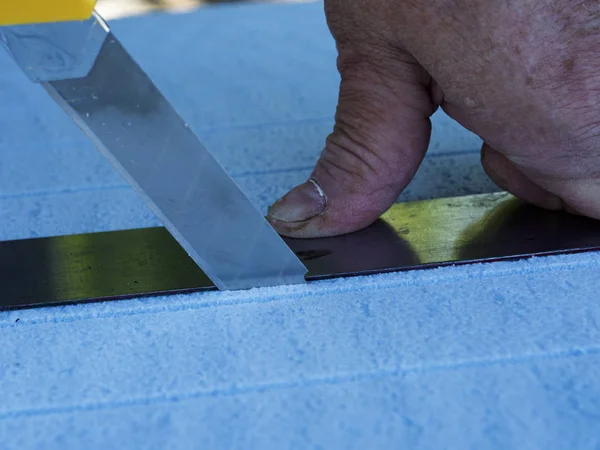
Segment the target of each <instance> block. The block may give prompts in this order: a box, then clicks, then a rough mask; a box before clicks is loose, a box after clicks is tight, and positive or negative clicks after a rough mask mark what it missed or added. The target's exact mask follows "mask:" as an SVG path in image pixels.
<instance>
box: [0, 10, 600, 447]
mask: <svg viewBox="0 0 600 450" xmlns="http://www.w3.org/2000/svg"><path fill="white" fill-rule="evenodd" d="M113 28H114V30H115V32H116V34H117V35H118V36H119V37H120V38H121V39H122V41H123V42H124V44H125V45H126V46H127V47H128V48H129V49H130V50H131V52H132V53H133V55H134V56H135V57H136V58H137V59H138V60H139V61H140V63H141V64H142V65H143V66H144V67H145V68H146V69H147V70H148V72H149V73H150V74H151V76H152V77H153V78H154V79H155V80H156V82H157V84H158V85H159V87H160V88H161V89H163V91H164V92H165V93H166V94H167V96H168V97H169V98H170V99H172V101H173V103H174V104H175V106H176V107H177V108H178V109H179V110H180V111H181V113H182V114H183V116H184V117H185V118H186V120H188V121H189V123H190V126H192V128H194V130H195V131H196V132H197V133H198V134H199V135H200V136H201V137H202V139H203V140H204V141H205V142H206V143H207V144H208V146H209V147H210V148H211V149H212V150H213V151H214V153H215V155H216V156H217V158H218V159H219V160H220V161H221V162H222V163H223V164H224V165H225V166H226V167H227V169H228V170H230V171H231V173H232V174H233V175H234V176H235V179H236V180H237V181H238V182H239V183H240V185H241V187H242V188H243V189H244V190H245V192H247V193H248V195H249V196H250V197H251V199H252V201H254V202H255V203H256V205H257V206H258V207H259V208H261V210H263V211H265V210H266V208H267V206H268V205H269V204H270V203H271V202H272V201H274V200H276V199H277V198H278V196H279V195H281V194H283V193H284V192H285V191H286V190H287V189H289V188H290V187H292V186H293V185H295V184H296V183H298V182H300V181H303V179H304V178H305V177H306V176H307V175H308V173H309V172H310V169H311V166H312V164H313V163H314V162H315V161H316V159H317V157H318V154H319V152H320V149H321V146H322V143H323V141H324V138H325V136H326V134H327V133H329V131H330V129H331V127H332V116H333V112H334V109H335V103H336V95H337V91H336V89H337V83H338V75H337V73H336V71H335V48H334V45H333V42H332V40H331V38H330V36H329V33H328V31H327V28H326V25H325V21H324V16H323V13H322V5H320V4H305V5H287V6H283V5H271V6H243V7H221V8H210V9H203V10H201V11H200V12H197V13H194V14H186V15H174V16H171V15H160V14H159V15H153V16H149V17H144V18H137V19H131V20H125V21H120V22H115V23H114V24H113ZM479 146H480V141H479V139H477V138H476V137H474V136H473V135H471V134H470V133H468V132H466V131H464V130H462V129H460V128H459V127H457V126H456V124H455V123H454V122H452V121H451V120H449V119H448V118H447V117H445V116H444V115H443V114H440V113H438V114H436V116H435V119H434V137H433V140H432V144H431V148H430V152H429V155H428V157H427V159H426V161H425V163H424V165H423V167H422V168H421V170H420V171H419V174H418V175H417V178H416V179H415V181H414V182H413V183H412V184H411V185H410V187H409V188H408V190H407V191H406V192H405V193H404V194H403V196H402V198H403V199H404V200H406V199H421V198H431V197H439V196H451V195H462V194H470V193H480V192H490V191H494V190H496V188H495V187H494V186H493V185H492V184H491V182H490V181H489V180H488V179H487V178H486V177H485V175H484V173H483V171H482V169H481V168H480V166H479ZM0 212H1V214H2V222H1V224H0V238H1V239H16V238H25V237H31V236H47V235H57V234H64V233H79V232H90V231H100V230H109V229H122V228H132V227H142V226H148V225H154V224H157V221H156V219H155V218H154V217H153V216H152V214H151V213H149V212H148V210H147V209H146V208H145V207H144V206H143V205H142V204H141V203H140V201H138V200H137V198H136V197H135V196H134V195H133V194H132V192H131V191H130V190H129V189H128V188H127V187H126V186H125V185H124V183H123V182H122V180H121V179H120V178H119V177H118V176H117V175H115V174H114V173H113V171H112V169H111V168H110V167H109V166H108V164H107V163H106V162H105V161H104V160H102V159H101V157H100V156H99V155H98V153H97V152H96V150H95V149H94V148H93V147H92V146H91V145H90V144H89V143H88V142H87V141H86V140H85V139H84V138H83V137H82V135H81V133H80V132H79V130H78V129H77V128H76V127H75V126H74V125H73V124H72V123H71V122H70V121H69V119H67V118H66V117H64V115H63V114H62V112H60V111H59V110H58V108H57V107H56V106H54V104H53V103H52V102H51V101H50V100H49V99H48V98H47V97H46V95H45V94H44V93H43V92H42V91H41V90H40V89H39V88H38V87H36V86H33V85H31V84H29V82H28V81H27V80H26V79H25V78H24V76H23V75H22V74H21V73H20V72H19V71H18V70H16V69H15V68H14V67H13V65H12V63H11V62H10V61H9V60H8V58H7V57H6V56H5V55H4V53H2V52H0ZM599 270H600V258H599V257H598V255H596V254H583V255H573V256H563V257H552V258H536V259H533V260H529V261H523V262H516V263H496V264H489V265H476V266H471V267H461V268H444V269H437V270H429V271H419V272H412V273H402V274H392V275H383V276H374V277H365V278H359V279H352V280H338V281H328V282H320V283H314V284H311V285H309V286H300V287H298V286H295V287H291V288H269V289H260V290H252V291H247V292H215V293H206V294H198V295H189V296H175V297H168V298H154V299H134V300H131V301H124V302H109V303H101V304H94V305H85V306H83V305H80V306H69V307H61V308H53V309H39V310H28V311H18V312H9V313H0V399H1V401H0V448H2V449H24V448H27V449H28V448H39V449H53V448H57V449H81V448H86V449H105V448H131V449H133V448H135V449H141V448H161V449H162V448H168V449H188V448H202V449H207V448H218V449H226V448H240V449H248V448H257V449H283V448H298V449H310V448H323V449H324V448H328V449H329V448H332V449H353V448H356V449H366V448H368V449H380V448H407V449H417V448H428V449H429V448H431V449H444V448H460V449H466V448H473V449H486V448H507V449H514V448H519V449H528V448H532V449H542V448H543V449H549V448H564V449H576V448H586V449H592V448H594V449H598V448H600V328H599V325H598V324H599V323H600V302H599V295H598V292H599V291H600V277H598V273H599Z"/></svg>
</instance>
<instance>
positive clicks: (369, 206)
mask: <svg viewBox="0 0 600 450" xmlns="http://www.w3.org/2000/svg"><path fill="white" fill-rule="evenodd" d="M382 53H383V55H381V54H379V53H378V54H377V55H375V56H372V55H369V56H364V54H361V53H360V52H357V51H340V57H339V59H338V68H339V71H340V75H341V85H340V91H339V101H338V107H337V111H336V117H335V119H336V123H335V127H334V130H333V133H332V134H331V135H329V137H328V138H327V140H326V145H325V148H324V150H323V152H322V154H321V157H320V158H319V161H318V163H317V165H316V167H315V169H314V171H313V172H312V175H311V176H310V178H309V180H308V181H306V182H305V183H303V184H301V185H300V186H297V187H295V188H294V189H293V190H291V191H290V192H289V193H288V194H286V195H285V196H284V197H283V198H281V199H280V200H278V201H277V202H276V203H275V204H274V205H273V206H272V207H271V208H270V209H269V213H268V216H267V219H268V220H269V222H270V223H271V225H272V226H273V227H274V228H275V229H276V230H277V231H278V232H279V233H280V234H282V235H284V236H289V237H299V238H308V237H311V238H312V237H326V236H334V235H339V234H345V233H350V232H353V231H356V230H359V229H361V228H364V227H366V226H368V225H370V224H371V223H373V222H374V221H375V220H377V219H378V218H379V216H380V215H381V214H382V213H384V212H385V211H386V210H387V209H388V208H389V207H390V206H391V205H392V204H393V203H394V201H395V200H396V199H397V198H398V196H399V195H400V193H401V192H402V190H403V189H404V188H405V187H406V186H407V185H408V183H409V182H410V181H411V180H412V178H413V177H414V175H415V173H416V171H417V169H418V167H419V165H420V164H421V162H422V160H423V157H424V155H425V152H426V150H427V147H428V144H429V138H430V133H431V123H430V121H429V116H430V115H431V114H433V112H434V111H435V107H436V106H434V105H433V103H432V100H431V95H430V91H429V83H430V77H429V76H428V74H427V73H426V72H425V70H424V69H423V68H422V67H421V66H420V65H419V64H418V63H417V62H416V61H415V60H414V59H413V58H412V57H411V56H410V55H408V54H404V53H400V52H398V50H397V49H394V50H393V52H392V50H391V49H390V51H389V52H382ZM390 54H392V55H393V57H390V56H389V55H390ZM385 55H387V56H385Z"/></svg>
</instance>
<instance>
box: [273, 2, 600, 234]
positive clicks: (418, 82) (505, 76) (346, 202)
mask: <svg viewBox="0 0 600 450" xmlns="http://www.w3.org/2000/svg"><path fill="white" fill-rule="evenodd" d="M325 10H326V16H327V21H328V24H329V27H330V30H331V32H332V34H333V37H334V38H335V40H336V43H337V48H338V53H339V58H338V69H339V71H340V74H341V79H342V81H341V85H340V92H339V102H338V108H337V112H336V125H335V128H334V131H333V132H332V134H331V135H330V136H329V137H328V138H327V140H326V143H325V148H324V150H323V153H322V154H321V157H320V160H319V162H318V164H317V166H316V167H315V169H314V172H313V174H312V176H311V178H310V180H309V181H307V182H306V183H304V184H302V185H300V186H299V187H296V188H295V189H294V190H292V191H291V192H290V193H288V194H287V195H286V196H284V197H283V199H281V200H279V201H278V202H276V203H275V204H274V205H273V206H272V207H271V208H270V210H269V216H268V219H269V221H270V222H271V224H272V225H273V226H274V227H275V229H276V230H277V231H279V232H280V233H281V234H283V235H286V236H293V237H320V236H332V235H338V234H343V233H348V232H352V231H355V230H358V229H361V228H363V227H366V226H368V225H370V224H371V223H372V222H374V221H375V220H376V219H377V218H378V217H379V216H380V215H381V214H382V213H383V212H385V210H387V209H388V208H389V207H390V206H391V205H392V203H393V202H394V201H395V200H396V199H397V197H398V196H399V194H400V193H401V192H402V190H403V189H404V188H405V187H406V186H407V185H408V183H409V182H410V181H411V179H412V178H413V176H414V174H415V173H416V171H417V169H418V167H419V165H420V164H421V162H422V160H423V157H424V155H425V152H426V150H427V147H428V143H429V138H430V131H431V123H430V120H429V117H430V116H431V115H432V114H433V113H434V112H435V111H436V110H437V108H438V107H441V108H442V109H443V110H444V111H445V112H446V113H447V114H448V115H449V116H450V117H452V118H453V119H455V120H456V121H457V122H458V123H460V124H461V125H462V126H464V127H465V128H467V129H469V130H470V131H472V132H474V133H475V134H477V135H478V136H480V137H481V138H482V140H483V141H484V142H485V143H484V145H483V147H482V150H481V159H482V164H483V167H484V169H485V171H486V173H487V174H488V175H489V176H490V178H491V179H492V180H493V181H495V183H496V184H497V185H498V186H499V187H501V188H502V189H505V190H507V191H509V192H511V193H512V194H514V195H516V196H518V197H520V198H522V199H523V200H525V201H527V202H530V203H533V204H535V205H538V206H541V207H543V208H548V209H566V210H567V211H569V212H571V213H575V214H582V215H586V216H590V217H593V218H596V219H600V0H587V1H581V0H503V1H498V0H470V1H469V0H454V1H451V0H432V1H429V2H418V1H416V0H325Z"/></svg>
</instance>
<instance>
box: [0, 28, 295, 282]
mask: <svg viewBox="0 0 600 450" xmlns="http://www.w3.org/2000/svg"><path fill="white" fill-rule="evenodd" d="M11 28H12V30H11V33H7V32H6V30H5V32H4V36H5V39H4V43H5V45H6V46H7V48H8V49H9V51H11V53H12V54H13V56H14V57H15V60H17V62H19V63H20V65H21V67H22V68H24V70H25V71H26V72H28V75H29V76H30V77H31V78H32V79H34V80H35V81H39V82H41V84H42V86H44V88H45V89H46V90H47V91H48V93H49V94H50V95H51V96H52V98H53V99H54V100H55V101H56V102H57V103H58V104H59V105H60V106H61V107H62V108H63V109H64V110H65V111H66V112H67V113H68V114H69V115H70V116H71V118H72V119H73V120H74V121H75V122H76V123H77V125H78V126H79V127H80V128H81V129H82V130H83V131H84V132H85V134H86V135H87V136H88V137H89V138H90V139H91V140H92V141H93V142H94V144H95V145H96V147H97V148H98V150H99V151H100V152H101V153H102V154H103V155H104V156H105V157H106V158H107V159H108V160H109V161H110V162H111V163H112V165H113V166H114V167H115V168H116V169H117V170H118V172H119V173H120V174H121V175H122V176H123V178H125V180H126V181H127V182H128V183H129V184H130V185H131V186H132V188H133V189H134V190H135V192H136V193H137V194H138V195H139V196H140V197H141V198H142V199H143V200H144V201H145V202H146V204H147V205H148V206H149V207H150V208H151V209H152V211H153V212H154V213H155V214H156V216H157V217H158V218H159V219H160V220H161V221H162V223H163V224H164V225H165V227H166V228H167V229H168V231H169V232H170V233H171V234H172V235H173V237H174V238H175V239H176V240H177V241H178V242H179V244H180V245H181V246H182V247H183V248H184V249H185V250H186V252H187V253H188V254H189V255H190V257H191V258H192V259H193V260H194V261H195V262H196V264H198V265H199V266H200V267H201V268H202V270H203V271H204V272H205V273H206V275H207V276H208V277H209V278H210V279H211V280H212V281H213V282H214V283H215V285H216V286H217V287H218V288H219V289H246V288H253V287H261V286H270V285H280V284H297V283H303V282H305V278H304V275H305V274H306V272H307V269H306V268H305V266H304V265H303V263H302V262H301V261H300V260H299V259H298V257H297V256H296V255H295V254H294V253H293V252H292V251H291V250H290V248H289V247H288V246H287V245H286V243H285V241H284V240H283V239H282V238H281V237H280V236H279V235H278V234H277V233H276V232H275V231H274V230H273V228H272V227H271V226H270V225H269V223H268V222H267V221H266V220H265V219H264V217H262V215H261V214H260V213H259V211H258V210H257V209H256V208H255V207H254V206H253V205H252V203H251V202H250V201H249V200H248V198H247V197H246V196H245V195H244V194H243V192H242V191H241V190H240V189H239V187H238V186H237V185H236V184H235V182H234V181H233V180H232V179H231V177H230V176H229V175H228V174H227V172H226V171H225V170H224V169H223V167H222V166H221V165H220V164H219V163H218V161H217V160H216V159H215V158H214V157H213V156H212V155H211V153H210V152H209V151H208V150H207V149H206V148H205V147H204V146H203V144H202V143H201V142H200V141H199V140H198V138H197V137H196V135H195V134H194V133H193V132H192V130H190V128H189V127H188V126H187V124H186V123H185V122H184V121H183V120H182V118H181V117H180V116H179V115H178V114H177V112H176V111H175V110H174V109H173V107H172V106H171V105H170V104H169V102H168V101H167V99H166V98H165V97H164V96H163V95H162V94H161V93H160V92H159V90H158V89H157V88H156V86H155V85H154V84H153V82H152V81H151V80H150V78H149V77H148V76H147V74H146V73H144V71H143V70H142V69H141V68H140V67H139V66H138V64H137V63H136V62H135V61H134V60H133V58H132V57H131V56H130V55H129V54H128V53H127V51H126V50H125V49H124V48H123V46H122V45H121V43H120V42H119V41H118V40H117V39H116V38H115V36H114V35H113V34H112V33H111V32H110V30H109V29H108V27H107V26H106V24H104V22H102V20H101V19H100V18H99V17H94V19H93V20H91V21H89V23H88V22H78V23H77V24H47V25H34V26H28V27H24V28H23V27H11ZM24 30H28V31H24ZM32 35H33V36H34V38H35V39H34V40H33V41H32V39H31V36H32ZM6 36H9V39H6ZM40 42H42V43H43V44H44V45H42V46H41V47H40ZM73 42H76V43H79V46H77V45H75V46H74V44H73ZM28 43H29V44H32V43H34V44H35V46H36V49H37V50H36V51H37V53H36V56H34V57H32V55H31V49H32V48H33V47H32V45H29V46H28V45H27V44H28ZM82 43H85V45H86V46H87V47H88V48H87V50H85V51H83V52H82V50H81V48H82V47H83V45H81V44H82ZM90 46H91V47H92V48H89V47H90ZM40 48H41V50H40ZM73 49H76V50H78V52H77V51H74V50H73ZM57 55H60V56H61V57H62V60H64V61H66V63H65V64H63V65H59V67H56V64H55V62H52V63H51V64H48V63H47V57H48V56H53V58H50V60H52V61H56V59H57V57H56V56H57ZM90 59H91V61H90ZM32 60H34V61H42V63H41V64H32V63H31V61H32ZM75 72H77V73H76V75H73V73H75ZM168 263H169V262H168V261H164V264H168Z"/></svg>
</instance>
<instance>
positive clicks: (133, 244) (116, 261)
mask: <svg viewBox="0 0 600 450" xmlns="http://www.w3.org/2000/svg"><path fill="white" fill-rule="evenodd" d="M286 241H287V243H288V245H289V246H290V248H292V249H293V250H294V251H295V252H296V254H297V255H298V257H299V258H300V259H301V260H302V261H304V263H305V264H306V266H307V268H308V269H309V271H308V274H307V275H306V279H307V281H308V282H312V281H317V280H324V279H329V278H339V277H351V276H357V275H371V274H377V273H384V272H396V271H405V270H417V269H428V268H432V267H442V266H450V265H462V264H473V263H484V262H493V261H502V260H505V261H506V260H516V259H523V258H529V257H532V256H543V255H558V254H567V253H579V252H597V251H599V250H600V221H597V220H593V219H589V218H586V217H582V216H575V215H570V214H567V213H565V212H560V211H547V210H543V209H539V208H536V207H534V206H531V205H528V204H526V203H524V202H522V201H520V200H517V199H515V198H514V197H512V196H511V195H509V194H506V193H502V192H501V193H495V194H481V195H473V196H467V197H457V198H441V199H435V200H425V201H419V202H409V203H398V204H396V205H394V206H392V207H391V208H390V210H389V211H387V212H386V213H385V214H383V215H382V217H381V219H380V220H378V221H377V222H375V223H374V224H373V225H371V226H369V227H367V228H365V229H363V230H360V231H357V232H355V233H351V234H347V235H344V236H337V237H332V238H324V239H286ZM165 262H166V263H165ZM213 289H215V285H214V284H213V283H212V282H211V281H210V280H209V279H208V278H207V277H206V276H205V274H204V273H203V272H202V271H201V270H200V269H199V268H198V266H197V265H196V264H194V262H193V261H192V260H191V259H190V258H189V257H188V255H186V254H185V252H184V251H183V250H182V248H181V246H179V245H177V242H176V241H175V240H174V239H173V237H172V236H171V235H170V234H169V233H168V232H167V231H166V230H165V229H164V228H162V227H159V228H158V227H157V228H146V229H135V230H124V231H112V232H107V233H91V234H84V235H75V236H59V237H50V238H36V239H25V240H19V241H10V242H0V310H2V309H19V308H29V307H36V306H50V305H63V304H66V303H80V302H93V301H104V300H121V299H127V298H132V297H139V296H150V295H168V294H173V293H187V292H198V291H208V290H213Z"/></svg>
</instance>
